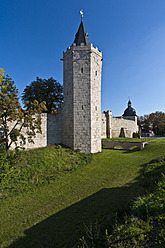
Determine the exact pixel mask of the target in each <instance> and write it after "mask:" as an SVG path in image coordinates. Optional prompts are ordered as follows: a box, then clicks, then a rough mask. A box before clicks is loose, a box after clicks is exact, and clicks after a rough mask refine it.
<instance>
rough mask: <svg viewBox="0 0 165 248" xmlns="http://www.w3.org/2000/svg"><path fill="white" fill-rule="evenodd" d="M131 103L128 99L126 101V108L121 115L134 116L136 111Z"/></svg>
mask: <svg viewBox="0 0 165 248" xmlns="http://www.w3.org/2000/svg"><path fill="white" fill-rule="evenodd" d="M131 105H132V103H131V101H130V100H129V101H128V108H126V110H125V111H124V114H123V116H136V111H135V109H134V108H132V107H131Z"/></svg>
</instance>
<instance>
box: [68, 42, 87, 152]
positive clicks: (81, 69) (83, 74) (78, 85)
mask: <svg viewBox="0 0 165 248" xmlns="http://www.w3.org/2000/svg"><path fill="white" fill-rule="evenodd" d="M72 49H73V82H74V87H73V99H74V100H73V101H74V149H80V150H81V151H82V152H87V153H90V152H91V112H90V108H91V106H90V46H84V45H83V44H82V45H81V46H74V45H73V48H72Z"/></svg>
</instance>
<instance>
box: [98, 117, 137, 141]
mask: <svg viewBox="0 0 165 248" xmlns="http://www.w3.org/2000/svg"><path fill="white" fill-rule="evenodd" d="M106 114H107V113H103V114H101V138H102V139H103V138H107V116H106ZM109 128H110V138H117V137H120V136H121V132H123V131H124V134H125V137H128V138H132V137H133V133H137V132H138V131H139V127H138V125H137V117H136V116H135V117H134V120H131V119H128V120H127V119H123V118H122V117H120V118H118V117H110V122H109ZM121 129H123V131H121Z"/></svg>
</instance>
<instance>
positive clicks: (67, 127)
mask: <svg viewBox="0 0 165 248" xmlns="http://www.w3.org/2000/svg"><path fill="white" fill-rule="evenodd" d="M63 88H64V93H63V97H64V103H63V106H62V143H63V144H65V145H66V146H69V147H70V148H72V149H73V148H74V130H73V53H72V49H70V48H68V49H67V51H66V52H65V51H64V52H63Z"/></svg>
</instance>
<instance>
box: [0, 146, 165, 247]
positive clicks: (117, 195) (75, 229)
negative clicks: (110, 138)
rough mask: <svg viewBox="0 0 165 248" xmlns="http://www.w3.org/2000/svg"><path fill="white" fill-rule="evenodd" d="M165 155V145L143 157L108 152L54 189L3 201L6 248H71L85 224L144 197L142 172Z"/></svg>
mask: <svg viewBox="0 0 165 248" xmlns="http://www.w3.org/2000/svg"><path fill="white" fill-rule="evenodd" d="M163 154H165V144H156V143H155V144H154V143H150V144H148V145H147V146H146V147H145V149H144V150H143V151H136V152H127V151H123V150H119V151H116V150H108V149H105V150H103V152H102V153H98V154H95V155H94V161H93V162H92V163H91V164H89V165H88V166H85V167H83V168H80V169H79V170H77V171H73V172H72V173H68V174H65V175H63V176H61V177H60V178H59V179H58V181H55V182H53V183H52V184H50V185H45V186H43V187H38V188H36V189H35V191H33V192H32V191H28V192H26V193H22V194H21V195H18V196H13V197H12V196H11V197H8V198H7V199H4V200H2V202H1V209H0V227H1V229H0V233H1V239H0V241H1V242H2V243H1V247H7V245H9V244H11V243H12V242H13V241H15V240H16V239H17V238H19V237H21V238H20V239H19V240H18V241H17V242H16V243H13V245H11V246H10V247H35V248H36V247H57V248H60V247H71V245H69V244H68V245H66V246H65V244H66V243H67V242H68V243H69V242H71V243H72V242H73V243H75V241H76V238H77V237H80V236H82V234H83V232H84V224H86V225H88V224H89V223H90V222H91V221H95V220H100V219H102V218H104V216H106V215H107V214H109V213H113V212H115V211H116V210H119V209H120V208H123V206H124V205H126V204H128V203H129V202H130V200H131V198H134V197H135V196H136V195H138V194H140V193H143V190H144V189H143V188H141V187H140V186H139V184H138V181H139V178H140V173H141V169H142V166H143V165H144V164H145V163H147V162H149V161H151V160H152V159H154V158H157V157H159V156H160V155H163Z"/></svg>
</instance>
